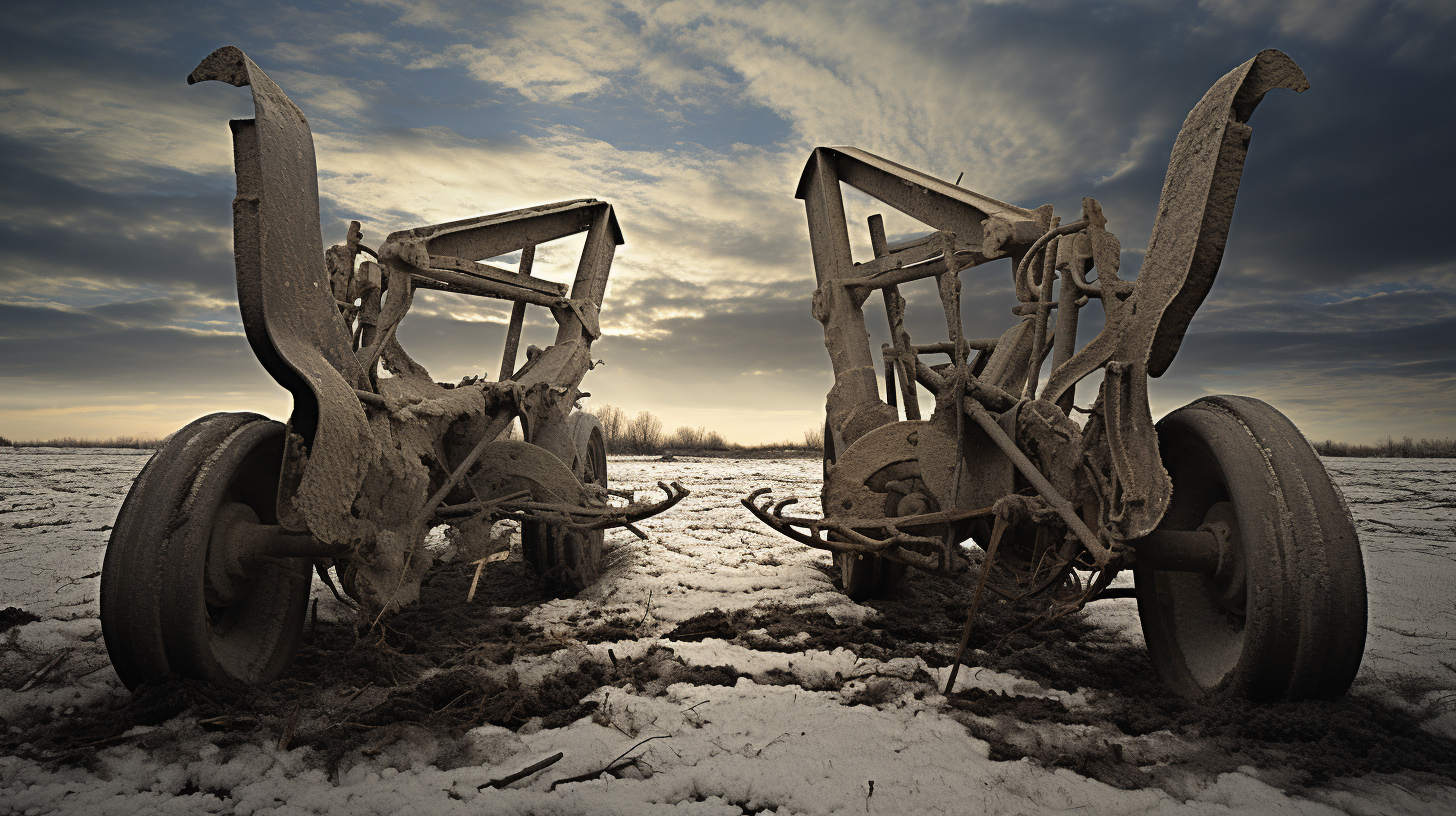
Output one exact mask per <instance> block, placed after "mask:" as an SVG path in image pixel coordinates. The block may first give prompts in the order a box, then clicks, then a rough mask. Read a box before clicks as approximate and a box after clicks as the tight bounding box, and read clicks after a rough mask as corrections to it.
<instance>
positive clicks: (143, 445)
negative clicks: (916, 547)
mask: <svg viewBox="0 0 1456 816" xmlns="http://www.w3.org/2000/svg"><path fill="white" fill-rule="evenodd" d="M587 413H590V414H592V415H594V416H595V417H596V418H597V421H599V422H601V423H602V432H603V434H604V435H605V436H606V438H607V450H608V451H609V452H611V453H623V454H657V453H662V452H663V451H690V450H711V451H734V450H815V451H817V450H823V449H824V431H823V430H821V429H819V428H813V429H810V430H807V431H804V441H803V442H802V443H800V442H794V441H792V440H785V441H783V442H775V443H769V444H764V445H740V444H738V443H736V442H729V441H727V440H726V439H724V438H723V435H722V434H720V433H718V432H717V431H710V430H708V429H707V428H703V427H701V426H700V427H697V428H690V427H687V426H686V425H684V426H682V427H680V428H678V429H677V430H675V431H673V432H672V433H670V434H669V433H666V432H665V431H664V430H663V427H662V420H660V419H658V418H657V417H656V416H653V415H652V413H650V412H648V411H639V412H637V415H636V416H634V417H630V418H629V417H628V416H627V412H625V411H623V410H622V409H621V408H618V407H616V406H613V405H600V406H597V407H594V408H588V409H587ZM519 435H520V434H519V431H516V430H515V428H514V426H512V429H511V436H512V438H517V437H519ZM166 443H167V437H163V438H160V439H153V438H149V437H141V436H114V437H110V438H108V439H83V438H79V437H74V436H62V437H58V438H56V439H31V440H24V439H10V438H8V437H5V436H0V448H132V449H137V450H159V449H161V447H162V446H163V445H165V444H166ZM1313 445H1314V449H1315V452H1316V453H1318V454H1319V455H1320V456H1350V457H1381V458H1386V459H1456V439H1424V438H1423V439H1414V438H1412V437H1409V436H1407V437H1403V438H1401V439H1400V440H1396V439H1395V438H1394V437H1389V436H1388V437H1386V438H1385V440H1384V441H1383V442H1376V443H1375V444H1373V445H1359V444H1355V443H1351V442H1336V441H1334V440H1333V439H1326V440H1325V441H1323V442H1315V443H1313Z"/></svg>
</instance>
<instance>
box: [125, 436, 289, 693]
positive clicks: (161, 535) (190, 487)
mask: <svg viewBox="0 0 1456 816" xmlns="http://www.w3.org/2000/svg"><path fill="white" fill-rule="evenodd" d="M284 432H285V429H284V426H283V425H282V423H278V422H274V421H272V420H269V419H267V418H266V417H262V416H259V415H257V414H212V415H210V416H206V417H203V418H202V419H199V420H197V421H195V422H193V423H192V424H190V425H188V426H187V427H185V428H183V429H182V430H180V431H178V432H177V433H176V434H174V435H173V437H172V439H171V440H170V441H169V442H168V444H167V445H166V446H165V447H164V448H163V449H162V450H161V451H160V452H158V453H157V454H156V455H155V456H154V457H153V458H152V460H151V461H150V462H148V463H147V466H146V467H145V468H143V469H142V472H141V474H140V475H139V476H138V477H137V479H136V481H135V482H134V483H133V484H132V488H131V491H130V492H129V493H128V494H127V497H126V501H125V502H124V503H123V504H122V508H121V512H120V513H119V514H118V516H117V522H116V527H115V529H113V530H112V534H111V540H110V542H109V543H108V544H107V548H106V557H105V560H104V562H103V564H102V568H101V597H100V605H101V627H102V633H103V635H104V636H105V639H106V648H107V652H108V653H109V655H110V656H111V661H112V665H113V666H114V667H115V668H116V673H117V675H118V676H119V677H120V678H121V680H122V682H123V683H125V684H126V686H127V688H131V689H135V688H136V687H137V686H139V685H141V684H142V683H145V682H148V681H151V680H157V679H161V678H164V677H167V676H170V675H179V676H182V677H190V678H195V679H199V680H207V681H211V682H227V681H241V682H244V683H250V684H256V683H262V682H266V681H268V680H272V679H274V678H276V677H277V676H278V675H279V674H280V673H281V672H282V671H283V669H284V668H285V667H286V666H287V665H288V662H289V661H290V660H291V659H292V657H293V655H294V653H295V652H296V651H297V649H298V646H299V643H300V640H301V637H302V631H303V621H304V613H305V612H306V610H307V607H308V597H309V589H310V585H311V574H310V568H309V561H308V559H303V558H293V559H275V560H274V561H273V562H270V563H269V564H268V565H267V567H266V568H265V569H264V571H263V572H262V573H260V574H259V575H258V576H256V577H254V578H253V580H252V581H251V582H250V583H249V592H248V595H247V597H246V598H245V599H244V600H243V601H240V602H239V603H237V604H234V605H233V606H231V607H227V608H212V607H209V606H208V605H207V603H206V601H205V599H204V597H203V593H204V581H203V576H204V574H205V570H206V564H207V548H208V543H209V541H210V539H211V534H212V524H213V519H214V517H215V515H216V514H217V511H218V510H219V509H220V508H221V507H222V505H223V504H225V503H227V502H231V501H240V502H242V503H244V504H247V505H248V506H249V507H251V508H252V509H253V511H254V512H255V513H256V514H257V516H258V517H259V520H260V521H261V522H264V523H276V521H277V514H276V501H277V491H278V473H279V465H280V463H281V460H282V453H283V436H284Z"/></svg>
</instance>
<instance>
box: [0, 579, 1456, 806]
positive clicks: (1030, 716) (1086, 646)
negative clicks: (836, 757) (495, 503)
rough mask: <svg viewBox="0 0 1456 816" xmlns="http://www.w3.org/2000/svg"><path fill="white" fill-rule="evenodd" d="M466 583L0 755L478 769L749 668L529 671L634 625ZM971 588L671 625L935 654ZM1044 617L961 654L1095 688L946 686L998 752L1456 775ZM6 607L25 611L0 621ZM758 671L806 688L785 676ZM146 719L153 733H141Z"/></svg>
mask: <svg viewBox="0 0 1456 816" xmlns="http://www.w3.org/2000/svg"><path fill="white" fill-rule="evenodd" d="M471 576H472V569H471V568H469V567H467V566H464V565H450V566H443V567H439V568H437V569H436V570H435V571H434V572H433V573H432V574H431V575H430V576H429V577H428V578H427V580H426V583H425V585H424V586H423V588H422V598H421V603H419V604H417V605H415V606H413V607H412V608H410V609H408V610H406V611H404V612H402V613H400V614H397V615H393V616H391V617H389V618H386V619H385V620H384V621H382V622H380V624H379V625H377V626H375V627H373V628H372V629H366V630H365V631H363V632H359V631H356V629H355V628H354V626H353V625H351V624H348V623H328V622H322V623H320V624H318V626H317V627H315V629H314V631H313V633H312V638H311V641H310V642H309V643H307V644H306V645H305V646H304V647H303V649H302V650H301V651H300V653H299V655H298V656H297V658H296V659H295V661H294V663H293V665H292V668H291V669H290V671H289V673H288V675H287V676H286V677H284V678H283V679H281V680H278V681H277V682H274V683H272V684H269V685H267V686H263V687H260V688H241V687H225V686H210V685H205V684H201V683H196V682H193V681H185V680H176V679H174V680H169V681H166V682H162V683H156V684H151V685H148V686H144V687H142V688H140V689H138V690H137V691H136V692H135V693H134V694H131V695H124V694H123V695H118V696H116V697H113V698H111V699H110V701H109V702H107V703H105V704H102V705H96V706H92V707H90V708H82V709H79V710H74V711H68V712H66V713H65V714H64V715H63V716H58V718H57V719H55V720H51V721H45V722H28V723H8V724H7V723H0V752H4V753H7V754H18V755H22V756H28V757H33V758H37V759H41V760H43V761H47V762H49V763H52V764H57V765H61V764H66V765H87V764H88V763H90V762H92V761H93V757H94V754H95V749H96V748H97V747H100V746H102V745H108V744H116V743H120V742H125V741H131V740H135V741H136V743H137V744H140V745H142V746H143V747H148V748H149V749H151V748H153V747H155V749H156V750H166V746H167V745H168V744H169V743H170V742H173V741H175V739H176V737H177V736H178V735H179V734H181V733H184V732H187V731H190V730H194V729H199V728H200V729H203V730H205V731H208V732H210V735H209V738H210V739H211V740H212V741H213V742H214V743H216V744H217V745H219V746H220V747H222V748H224V749H225V750H226V749H228V748H229V747H231V746H235V745H238V744H240V743H244V742H249V743H257V742H263V741H266V742H271V743H275V744H280V745H286V746H288V747H301V746H307V747H310V748H312V749H313V752H312V753H311V756H312V757H313V760H312V761H313V762H315V763H316V764H317V766H318V767H320V768H324V769H326V770H327V771H329V772H330V773H337V772H338V771H339V770H340V769H341V768H344V767H346V766H348V765H349V764H351V763H352V762H353V761H357V759H358V758H359V757H360V756H388V753H387V752H389V751H390V750H392V749H391V746H396V747H395V748H394V749H393V750H398V751H400V752H401V753H402V754H408V755H409V756H410V757H411V758H412V759H413V760H414V761H425V762H431V763H433V764H435V765H437V766H440V767H442V768H451V767H457V766H460V765H463V764H466V763H472V762H473V763H479V762H481V761H482V758H481V757H479V756H477V755H476V754H475V753H474V752H475V751H476V749H475V748H474V747H473V745H474V743H472V742H471V741H470V740H469V739H466V738H465V737H464V735H465V733H466V732H467V731H469V730H470V729H472V728H475V727H477V726H480V725H482V724H486V723H489V724H493V725H497V726H501V727H504V728H508V729H512V730H516V729H521V728H525V727H528V726H529V727H531V728H535V727H543V728H554V727H560V726H564V725H566V724H568V723H571V722H573V721H575V720H577V719H580V718H581V717H585V716H589V715H591V714H593V710H594V708H595V705H596V704H595V703H594V702H590V701H586V700H585V698H586V697H587V696H589V695H591V694H592V693H593V692H595V691H596V690H597V689H599V688H602V687H604V686H617V687H623V688H628V687H630V688H632V689H633V690H634V691H635V692H636V693H639V694H647V695H653V694H660V693H663V692H664V690H665V689H666V688H667V686H668V685H671V684H673V683H683V682H686V683H694V684H698V685H731V684H733V683H735V682H737V681H738V679H739V677H740V675H739V673H738V672H737V671H736V670H735V669H733V668H732V667H727V666H718V667H702V666H687V665H685V664H684V663H683V662H682V661H681V660H680V659H679V658H677V657H676V656H675V654H674V653H673V651H672V650H671V649H670V648H667V647H665V646H654V647H653V648H650V649H649V650H648V651H647V652H646V653H644V654H642V655H641V656H639V657H637V658H634V659H626V658H617V657H616V656H615V655H610V656H609V657H610V659H608V660H605V661H603V660H600V659H597V658H593V657H591V656H590V655H589V654H588V653H586V652H585V651H584V650H580V649H578V650H576V652H575V654H576V655H579V656H580V657H579V659H576V658H572V657H567V658H566V659H562V660H561V661H560V668H559V670H558V672H557V673H556V674H554V675H551V676H548V677H546V678H545V679H544V680H542V681H540V682H538V683H534V684H532V685H527V684H523V683H521V682H520V681H519V679H518V678H517V676H516V673H515V672H514V670H513V669H512V668H511V664H512V662H513V661H514V660H515V659H516V658H518V657H524V656H529V655H540V654H547V653H552V652H557V651H559V650H563V649H568V648H570V647H572V646H573V645H574V644H579V643H601V642H615V641H621V640H631V639H633V638H636V637H638V636H639V621H633V620H626V619H623V618H619V617H613V618H606V617H604V616H601V615H599V614H597V613H592V612H589V613H586V614H584V615H582V616H580V617H579V618H577V619H574V620H570V621H568V624H569V625H570V626H571V629H570V631H569V633H568V634H567V635H566V636H565V637H563V636H562V635H561V633H560V632H557V633H556V636H555V637H553V636H551V635H548V633H545V632H542V631H540V630H538V629H536V628H535V627H533V626H531V625H529V624H527V623H525V622H524V621H525V619H526V617H527V615H528V614H529V613H530V611H531V610H532V609H534V608H536V607H537V606H539V605H540V604H542V603H544V602H546V601H549V600H551V599H553V598H554V597H556V594H555V591H554V590H553V589H552V588H550V587H548V586H545V585H542V584H541V583H539V582H537V581H536V580H535V579H534V578H533V577H532V576H531V575H530V573H529V571H528V570H527V569H526V567H525V565H524V564H523V563H522V562H521V560H520V558H519V556H518V555H517V556H516V557H514V558H512V559H511V560H509V561H506V562H503V563H501V564H499V565H496V566H494V567H492V568H491V569H490V570H488V571H487V572H486V573H485V575H484V577H483V579H482V583H481V586H480V587H478V589H477V600H476V602H475V603H466V602H465V597H466V593H467V591H468V588H469V584H470V579H471ZM968 583H969V582H968V581H965V580H964V579H962V580H952V579H948V578H941V577H937V576H932V575H928V574H924V573H918V572H913V571H912V572H911V573H910V574H908V575H907V576H906V578H905V579H904V581H903V582H902V584H901V586H900V588H899V589H898V590H897V591H896V592H895V593H894V594H893V595H892V596H891V597H889V598H887V599H884V600H880V601H873V602H871V604H870V605H871V606H873V607H875V608H876V609H877V610H878V611H879V612H880V613H881V615H880V618H879V619H878V620H877V621H874V622H871V623H870V624H869V625H844V624H839V623H836V622H835V621H834V619H833V618H831V617H830V616H829V615H827V614H825V613H822V612H817V611H813V610H803V609H794V608H789V607H779V606H765V607H759V608H757V609H753V610H747V611H738V612H732V613H726V612H723V611H721V610H713V611H711V612H708V613H706V614H703V615H700V616H698V617H696V618H693V619H691V620H688V621H684V622H683V623H682V624H681V625H679V626H677V627H676V628H675V629H674V630H672V631H671V632H668V633H666V634H665V635H663V636H662V637H663V639H664V640H665V641H667V642H668V643H667V646H670V644H671V642H672V641H700V640H703V639H705V638H721V639H723V640H727V641H731V642H733V643H736V644H738V645H741V646H744V647H746V648H750V649H755V650H759V651H775V652H798V651H802V650H806V649H819V650H826V651H828V650H833V649H836V648H840V647H843V648H846V649H849V650H851V651H853V652H854V653H855V654H857V655H859V656H862V657H868V658H875V659H879V660H889V659H892V658H896V657H918V658H921V659H923V660H924V661H925V662H926V664H927V665H929V666H931V667H942V666H947V665H949V664H950V663H951V661H952V660H953V658H954V655H955V648H956V645H957V644H958V642H959V639H960V634H961V628H962V626H963V625H964V622H965V616H966V613H967V610H968V608H969V605H970V601H971V591H970V589H969V587H968V586H967V584H968ZM1117 602H1118V601H1112V603H1117ZM1035 611H1036V610H1034V609H1030V608H1027V609H1021V608H1016V607H1013V606H1012V605H1010V604H1007V603H1005V602H999V601H998V602H993V603H990V604H988V605H986V606H984V607H983V609H982V612H981V615H980V617H979V618H978V620H977V623H976V627H975V629H974V630H973V633H972V636H971V639H970V649H971V651H970V652H968V654H967V657H966V660H965V662H966V663H967V664H968V665H971V666H973V667H984V668H988V669H994V670H996V671H1000V672H1007V673H1011V674H1014V675H1017V676H1020V677H1023V678H1025V679H1027V680H1030V681H1034V682H1035V683H1037V684H1040V685H1042V686H1044V687H1047V688H1052V689H1061V690H1064V691H1068V692H1076V691H1077V690H1079V689H1082V690H1085V691H1084V694H1085V697H1086V699H1087V700H1088V704H1087V705H1076V706H1071V707H1069V706H1066V705H1064V704H1063V703H1062V702H1060V701H1058V700H1054V699H1045V698H1040V697H1023V696H1004V695H1000V694H990V693H987V692H984V691H980V690H972V691H968V692H965V693H960V694H955V695H952V696H951V697H950V698H949V699H947V700H946V701H945V706H946V708H947V710H948V713H949V714H950V716H953V717H955V718H956V719H957V720H959V721H960V722H961V723H962V724H964V725H965V727H966V728H967V730H968V731H969V732H970V733H971V734H972V735H974V736H976V737H978V738H980V739H983V740H985V741H986V742H988V743H989V744H990V746H991V756H992V758H993V759H997V760H1019V759H1022V758H1030V759H1031V760H1033V761H1035V762H1038V763H1040V764H1042V765H1044V766H1048V767H1052V766H1056V767H1065V768H1069V769H1071V770H1073V771H1075V772H1077V773H1079V774H1083V775H1086V776H1089V777H1093V778H1096V779H1099V780H1101V781H1103V782H1106V783H1108V784H1110V785H1114V786H1117V787H1122V788H1128V789H1133V788H1141V787H1147V786H1156V787H1160V788H1163V789H1165V790H1168V791H1169V792H1170V793H1172V794H1174V795H1175V796H1177V795H1180V794H1182V793H1184V792H1187V794H1188V795H1192V793H1196V790H1197V787H1198V786H1200V785H1202V784H1206V783H1207V782H1210V781H1212V780H1213V779H1214V778H1215V777H1216V776H1217V775H1218V774H1221V773H1225V772H1229V771H1234V770H1237V769H1239V768H1241V767H1244V766H1252V767H1254V768H1257V769H1259V772H1260V773H1261V775H1262V777H1263V778H1264V780H1265V781H1266V782H1269V783H1270V784H1274V785H1276V786H1280V787H1283V788H1285V789H1298V788H1300V787H1302V786H1307V785H1316V784H1321V783H1324V782H1326V781H1328V780H1330V779H1334V778H1337V777H1344V776H1360V775H1363V774H1371V773H1396V772H1400V773H1406V774H1412V773H1413V774H1416V775H1426V774H1428V775H1431V776H1433V777H1439V778H1440V779H1441V780H1442V781H1446V782H1448V783H1449V781H1451V780H1456V742H1453V741H1451V740H1448V739H1445V738H1442V737H1438V736H1435V735H1432V734H1430V733H1428V732H1426V731H1424V730H1422V729H1421V728H1420V722H1419V720H1418V719H1417V718H1415V717H1413V716H1411V715H1409V714H1407V713H1405V712H1402V711H1399V710H1395V709H1393V708H1391V707H1389V706H1386V705H1383V704H1381V703H1379V702H1377V701H1375V700H1372V699H1369V698H1364V697H1360V696H1350V697H1346V698H1344V699H1342V700H1337V701H1333V702H1298V703H1277V704H1269V705H1255V704H1250V703H1244V702H1240V701H1218V702H1204V703H1194V702H1189V701H1187V700H1185V699H1183V698H1181V697H1177V696H1175V695H1173V694H1171V693H1170V692H1168V691H1167V690H1166V689H1165V688H1164V687H1163V686H1162V685H1161V684H1160V683H1159V682H1158V680H1157V678H1156V674H1155V672H1154V670H1153V667H1152V665H1151V663H1150V662H1149V660H1148V658H1147V655H1146V653H1145V652H1144V651H1143V650H1142V649H1140V648H1134V647H1133V646H1130V645H1129V644H1127V643H1126V642H1125V641H1123V640H1121V639H1119V637H1118V636H1117V635H1115V634H1114V633H1111V632H1108V631H1105V630H1102V629H1099V628H1097V627H1095V626H1093V625H1092V624H1090V623H1088V622H1087V621H1086V620H1085V619H1083V618H1081V617H1079V616H1069V617H1065V618H1062V619H1059V620H1055V621H1045V620H1039V619H1038V617H1037V615H1036V614H1035ZM6 614H13V613H11V612H10V610H6V611H5V612H3V613H0V615H6ZM20 614H21V615H23V614H24V613H20ZM5 620H7V619H6V618H3V617H0V623H3V622H4V621H5ZM12 625H13V624H12ZM973 670H974V669H973ZM754 679H755V681H756V682H760V683H784V684H788V683H797V682H799V681H798V680H797V679H795V678H794V677H793V676H792V675H790V674H788V673H786V672H773V671H770V672H767V673H764V674H763V675H760V676H757V677H755V678H754ZM831 682H838V683H840V685H841V686H842V684H843V682H844V681H831ZM897 682H898V681H897ZM906 682H908V683H910V684H911V685H912V686H915V687H918V688H919V691H917V692H916V696H918V697H922V698H924V697H925V695H926V694H929V693H931V692H932V690H933V687H934V684H933V681H932V680H931V679H930V677H929V676H928V675H925V674H923V673H922V674H921V675H918V676H916V677H915V678H913V679H912V680H910V681H906ZM830 688H831V689H833V688H836V687H835V686H830ZM897 689H898V690H897ZM902 690H903V684H901V685H900V686H898V687H897V686H896V685H895V684H894V683H891V682H890V681H882V682H879V683H878V685H876V684H874V683H871V684H869V685H868V686H866V687H865V688H864V689H862V690H860V691H857V692H856V693H855V694H854V695H850V696H849V697H848V699H847V700H846V703H847V704H850V705H856V704H863V705H881V704H894V703H895V700H896V699H897V698H898V696H899V694H900V693H902ZM180 715H185V716H180ZM11 726H14V729H13V730H12V728H11ZM136 726H153V727H154V728H153V730H152V731H150V732H147V731H137V732H133V731H132V730H131V729H133V728H135V727H136ZM1089 726H1090V728H1088V727H1089ZM410 752H413V753H410ZM420 752H426V753H429V755H428V756H423V755H421V753H420Z"/></svg>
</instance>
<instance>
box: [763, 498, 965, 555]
mask: <svg viewBox="0 0 1456 816" xmlns="http://www.w3.org/2000/svg"><path fill="white" fill-rule="evenodd" d="M769 492H770V488H767V487H761V488H759V489H758V490H755V491H753V492H752V493H749V494H748V495H747V496H745V497H744V498H743V499H741V500H740V501H742V502H743V506H744V507H746V508H748V512H750V513H752V514H753V515H755V516H757V517H758V519H759V521H762V522H763V523H764V524H767V525H768V526H770V527H772V528H773V529H774V530H776V531H778V532H779V533H782V534H783V535H785V536H788V537H789V538H792V539H793V540H795V541H797V542H799V543H800V544H807V545H809V546H810V547H814V548H815V549H820V550H829V551H830V552H850V553H858V554H861V555H882V556H884V557H886V558H889V559H891V560H894V561H900V562H903V563H905V564H909V565H910V566H912V567H919V568H920V569H923V570H931V571H934V570H938V569H942V568H944V567H945V566H946V565H948V564H949V560H950V559H949V548H950V544H949V542H947V541H946V540H945V539H944V538H941V537H939V536H918V535H912V534H910V533H904V532H901V531H900V528H901V527H922V526H926V525H931V524H950V523H954V522H958V521H965V520H966V519H972V518H976V517H978V516H985V515H990V514H991V513H992V512H993V510H992V508H989V507H984V508H981V509H978V510H948V511H940V512H936V513H921V514H918V515H913V516H897V517H894V518H876V519H835V518H818V519H811V518H807V517H798V516H786V515H784V508H785V507H788V506H789V505H791V504H795V503H797V502H798V501H799V500H798V499H795V498H788V499H781V500H779V501H778V502H775V501H774V500H773V499H772V498H768V499H765V500H764V502H763V504H762V505H760V504H758V503H757V500H758V498H759V497H760V496H764V495H767V494H768V493H769ZM801 528H802V529H801ZM864 531H871V532H873V533H876V534H878V535H880V536H881V537H880V538H875V537H873V536H871V535H866V533H865V532H864ZM831 534H832V536H831ZM906 545H920V546H925V547H933V548H935V549H936V550H939V551H940V552H939V554H938V555H929V554H926V553H922V552H916V551H915V550H910V549H906Z"/></svg>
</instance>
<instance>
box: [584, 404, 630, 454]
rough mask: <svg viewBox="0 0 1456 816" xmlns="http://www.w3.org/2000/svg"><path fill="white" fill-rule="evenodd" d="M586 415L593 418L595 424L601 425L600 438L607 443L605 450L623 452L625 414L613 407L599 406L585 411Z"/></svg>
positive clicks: (625, 442) (625, 424) (624, 444)
mask: <svg viewBox="0 0 1456 816" xmlns="http://www.w3.org/2000/svg"><path fill="white" fill-rule="evenodd" d="M587 413H589V414H591V415H593V416H595V417H596V418H597V422H600V423H601V425H602V437H603V438H605V440H606V442H607V450H609V451H613V450H624V449H625V446H626V444H627V441H626V440H625V439H624V438H623V433H624V432H625V431H626V426H627V414H626V413H625V412H624V411H623V410H622V409H621V408H618V407H616V406H614V405H606V404H603V405H599V406H597V407H595V408H589V409H587Z"/></svg>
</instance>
